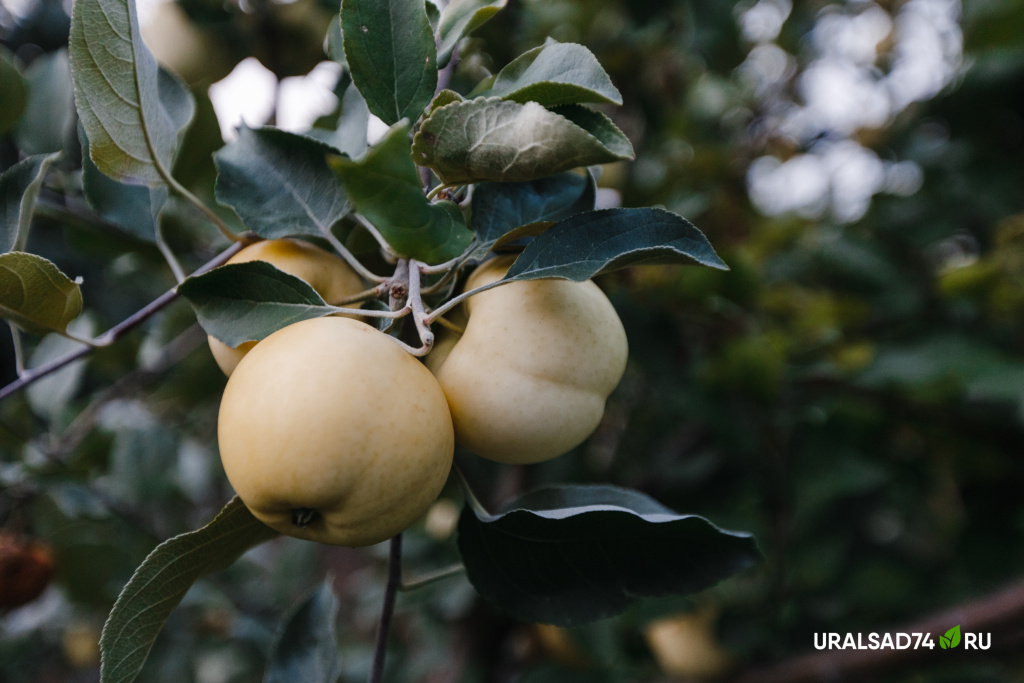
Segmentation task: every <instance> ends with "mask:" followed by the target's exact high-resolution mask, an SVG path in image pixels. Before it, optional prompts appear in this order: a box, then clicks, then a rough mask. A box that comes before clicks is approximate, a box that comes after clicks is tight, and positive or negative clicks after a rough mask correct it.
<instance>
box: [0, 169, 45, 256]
mask: <svg viewBox="0 0 1024 683" xmlns="http://www.w3.org/2000/svg"><path fill="white" fill-rule="evenodd" d="M58 156H60V153H56V154H49V155H46V154H39V155H36V156H34V157H29V158H27V159H24V160H22V161H20V162H18V163H17V164H15V165H14V166H11V167H10V168H9V169H7V170H6V171H4V173H3V175H0V251H3V252H7V251H10V250H12V249H16V248H19V247H20V248H24V244H25V242H26V241H27V240H28V230H29V227H30V226H31V225H32V214H33V212H34V211H35V208H36V199H38V198H39V190H40V189H42V187H43V179H44V178H45V177H46V171H47V169H49V168H50V164H52V163H53V162H54V160H55V159H56V158H57V157H58Z"/></svg>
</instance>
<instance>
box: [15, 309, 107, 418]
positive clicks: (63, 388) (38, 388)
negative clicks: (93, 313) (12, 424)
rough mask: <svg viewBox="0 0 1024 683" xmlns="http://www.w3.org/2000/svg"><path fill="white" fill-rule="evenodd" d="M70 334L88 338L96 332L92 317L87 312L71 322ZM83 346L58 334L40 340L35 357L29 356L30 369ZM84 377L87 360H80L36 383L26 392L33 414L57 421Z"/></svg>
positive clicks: (33, 352)
mask: <svg viewBox="0 0 1024 683" xmlns="http://www.w3.org/2000/svg"><path fill="white" fill-rule="evenodd" d="M68 331H69V332H71V333H72V334H74V335H75V336H77V337H84V338H86V339H88V338H90V337H92V335H93V333H94V332H95V326H94V324H93V321H92V319H91V318H90V317H89V314H88V313H86V314H85V315H82V316H79V317H78V318H76V319H75V320H73V321H71V323H70V324H69V325H68ZM81 347H82V344H81V343H80V342H76V341H74V340H72V339H68V338H67V337H62V336H60V335H59V334H48V335H46V336H45V337H43V338H42V339H41V340H40V341H39V345H38V346H36V348H35V349H34V350H33V351H32V355H31V356H29V361H28V367H29V368H37V367H39V366H41V365H43V364H45V363H48V362H50V361H52V360H56V359H58V358H60V357H61V356H65V355H67V354H69V353H72V352H73V351H77V350H79V349H80V348H81ZM84 374H85V361H84V360H77V361H75V362H73V363H70V364H68V365H65V366H64V367H63V368H61V369H60V370H57V371H56V372H53V373H51V374H49V375H47V376H46V377H43V378H41V379H39V380H37V381H35V382H33V383H32V384H31V385H29V387H28V388H27V389H26V390H25V394H26V396H27V397H28V403H29V405H30V406H31V407H32V411H33V412H34V413H35V414H36V415H39V416H41V417H44V418H47V419H48V420H50V421H51V422H54V421H56V420H57V419H58V418H59V417H60V414H61V412H62V411H63V410H64V408H65V407H66V406H67V404H68V401H70V400H71V399H72V398H74V396H75V394H76V393H78V389H79V386H80V385H81V383H82V377H83V376H84Z"/></svg>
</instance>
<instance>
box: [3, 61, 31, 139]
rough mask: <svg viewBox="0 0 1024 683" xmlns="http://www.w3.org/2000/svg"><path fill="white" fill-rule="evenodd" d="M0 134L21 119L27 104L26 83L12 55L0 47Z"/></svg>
mask: <svg viewBox="0 0 1024 683" xmlns="http://www.w3.org/2000/svg"><path fill="white" fill-rule="evenodd" d="M0 102H3V103H4V106H3V108H0V134H3V133H6V132H7V131H9V130H10V129H11V128H14V124H16V123H17V122H18V119H19V118H21V113H22V112H23V111H25V104H26V103H27V102H28V83H26V82H25V79H24V78H23V77H22V75H21V72H20V71H18V68H17V67H16V66H15V65H14V55H13V54H11V51H10V50H8V49H7V48H6V47H4V46H3V45H0Z"/></svg>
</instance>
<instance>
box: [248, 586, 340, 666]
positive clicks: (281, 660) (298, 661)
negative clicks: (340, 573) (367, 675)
mask: <svg viewBox="0 0 1024 683" xmlns="http://www.w3.org/2000/svg"><path fill="white" fill-rule="evenodd" d="M337 619H338V598H337V597H336V596H335V595H334V590H333V589H332V588H331V582H330V579H327V580H325V581H324V582H323V583H322V584H320V587H319V588H317V590H316V591H315V592H314V593H313V594H312V595H310V596H309V597H308V598H306V599H305V600H303V601H302V603H300V604H299V605H298V607H297V608H296V609H295V610H294V611H292V612H291V613H290V614H289V615H288V616H287V618H286V620H285V623H284V628H283V629H282V630H281V632H280V633H278V635H277V638H276V639H275V641H274V644H273V645H272V646H271V647H270V657H269V658H268V660H267V669H266V674H265V675H264V677H263V683H295V682H296V681H303V682H304V683H305V682H308V683H334V681H336V680H338V676H339V675H340V674H341V662H340V660H339V658H338V636H337V632H336V627H335V626H336V622H337Z"/></svg>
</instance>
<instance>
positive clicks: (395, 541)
mask: <svg viewBox="0 0 1024 683" xmlns="http://www.w3.org/2000/svg"><path fill="white" fill-rule="evenodd" d="M401 584H402V534H398V535H397V536H395V537H394V538H392V539H391V546H390V548H389V550H388V582H387V585H385V587H384V604H383V606H382V607H381V613H380V625H379V626H378V627H377V642H376V644H375V645H374V648H373V667H372V668H371V669H370V676H369V678H367V679H366V681H367V683H380V682H381V681H382V680H383V679H384V657H385V656H386V655H387V649H388V633H389V632H390V630H391V617H392V616H393V615H394V613H395V598H396V597H397V595H398V587H399V586H400V585H401Z"/></svg>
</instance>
